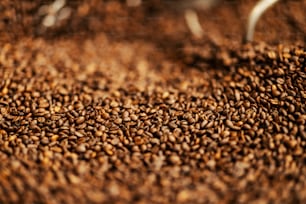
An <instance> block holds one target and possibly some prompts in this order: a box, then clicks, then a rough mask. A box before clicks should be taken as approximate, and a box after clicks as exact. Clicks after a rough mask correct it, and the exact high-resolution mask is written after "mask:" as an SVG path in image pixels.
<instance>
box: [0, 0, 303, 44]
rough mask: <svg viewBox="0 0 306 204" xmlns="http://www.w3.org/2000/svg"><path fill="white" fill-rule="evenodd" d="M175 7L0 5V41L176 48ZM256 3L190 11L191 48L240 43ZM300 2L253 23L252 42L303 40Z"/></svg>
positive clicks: (96, 1) (102, 1)
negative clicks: (95, 40)
mask: <svg viewBox="0 0 306 204" xmlns="http://www.w3.org/2000/svg"><path fill="white" fill-rule="evenodd" d="M180 2H184V3H185V2H188V1H186V0H177V1H175V0H142V1H140V0H86V1H85V0H36V1H32V0H22V1H19V0H2V1H1V2H0V41H2V42H3V41H8V40H12V39H14V40H17V39H20V38H22V37H24V36H27V37H43V38H46V39H53V38H58V37H64V38H65V37H71V36H84V35H85V36H91V35H95V34H97V33H100V32H104V33H106V34H107V35H108V36H111V37H113V38H115V39H125V40H132V39H143V40H147V41H156V42H161V41H168V42H169V41H170V42H173V43H175V42H176V43H178V42H182V41H184V42H185V41H189V40H194V39H192V38H193V37H192V35H191V34H190V31H189V30H188V28H187V26H186V23H185V20H184V14H183V11H182V9H178V8H179V7H180V6H178V5H181V4H180ZM256 2H257V1H256V0H223V1H222V0H221V1H220V2H219V3H218V4H217V5H215V6H212V7H211V8H209V9H204V10H201V9H195V10H196V12H197V13H198V16H199V20H200V24H201V26H202V27H203V29H204V32H205V35H204V36H203V38H202V39H197V40H195V41H196V42H197V43H204V42H213V43H216V44H224V43H225V44H226V43H227V42H230V43H240V42H241V41H242V38H243V36H244V35H245V27H246V21H247V18H248V15H249V12H250V11H251V9H252V8H253V6H254V5H255V4H256ZM305 11H306V1H305V0H290V1H289V0H287V1H286V0H284V1H280V2H278V3H277V4H276V5H274V6H273V7H272V8H270V9H269V10H268V11H267V12H266V13H265V14H264V15H263V16H262V18H261V19H260V20H259V22H258V24H257V27H256V32H255V41H265V42H268V43H289V44H292V43H294V44H295V43H299V44H305V41H306V20H305V19H306V15H305Z"/></svg>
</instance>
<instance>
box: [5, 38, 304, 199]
mask: <svg viewBox="0 0 306 204" xmlns="http://www.w3.org/2000/svg"><path fill="white" fill-rule="evenodd" d="M99 40H100V44H101V43H102V42H101V41H103V43H104V44H103V45H104V46H106V44H107V43H110V42H107V41H106V40H105V39H102V40H101V39H99ZM94 44H96V43H94ZM61 46H62V47H61ZM64 47H66V48H67V47H70V48H69V49H65V48H64ZM106 47H107V46H106ZM109 47H111V48H109V49H108V50H105V49H104V50H103V51H101V50H100V52H101V53H102V54H101V53H100V54H101V56H104V58H103V57H101V56H100V57H101V59H100V58H99V59H100V60H101V61H98V60H99V59H98V58H95V57H93V55H95V54H96V55H97V54H99V51H97V50H93V51H92V52H89V51H88V50H87V49H89V50H90V49H93V45H91V44H90V43H87V45H86V46H84V47H83V50H85V51H84V52H82V51H75V47H73V45H71V44H69V46H66V45H65V44H62V45H61V44H60V43H58V44H56V45H55V46H53V45H52V44H50V43H45V42H44V41H41V40H33V41H32V40H28V41H26V40H25V41H24V42H22V43H19V44H17V45H13V44H5V45H3V46H2V47H1V49H0V78H1V83H0V160H1V162H0V202H1V203H272V202H277V203H303V202H306V196H305V195H306V188H305V184H306V177H305V175H306V152H305V148H306V129H305V123H306V66H305V65H306V50H305V49H304V48H302V47H298V46H292V47H287V46H282V45H279V46H268V45H265V44H254V45H245V46H241V47H240V48H239V49H238V50H236V51H235V52H233V51H228V52H226V51H225V52H224V53H222V54H220V59H219V60H220V61H222V62H224V63H220V65H219V67H210V68H209V65H207V66H206V68H203V69H202V70H199V69H196V68H193V67H192V66H191V67H190V66H186V65H184V64H183V63H178V62H171V61H170V60H168V61H167V60H165V59H164V61H163V62H160V63H158V62H157V61H154V63H153V62H152V61H150V59H151V58H150V57H152V56H146V55H145V54H143V53H150V48H148V47H139V46H137V45H134V44H129V45H128V46H124V45H122V44H120V43H119V44H115V45H114V44H112V46H109ZM119 48H120V49H119ZM129 49H132V50H134V51H135V50H138V51H139V53H136V54H128V53H133V52H129V51H130V50H129ZM144 50H146V52H142V51H144ZM85 53H87V54H85ZM108 55H114V56H115V55H116V56H117V58H115V60H113V61H111V60H110V59H109V56H108ZM149 55H150V54H149ZM135 56H137V57H138V59H139V61H133V60H135ZM90 57H91V58H90ZM155 57H156V56H155ZM156 58H157V59H158V56H157V57H156ZM84 59H86V60H88V61H86V60H84ZM89 59H91V60H89ZM216 66H217V64H216ZM207 67H208V68H207Z"/></svg>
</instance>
